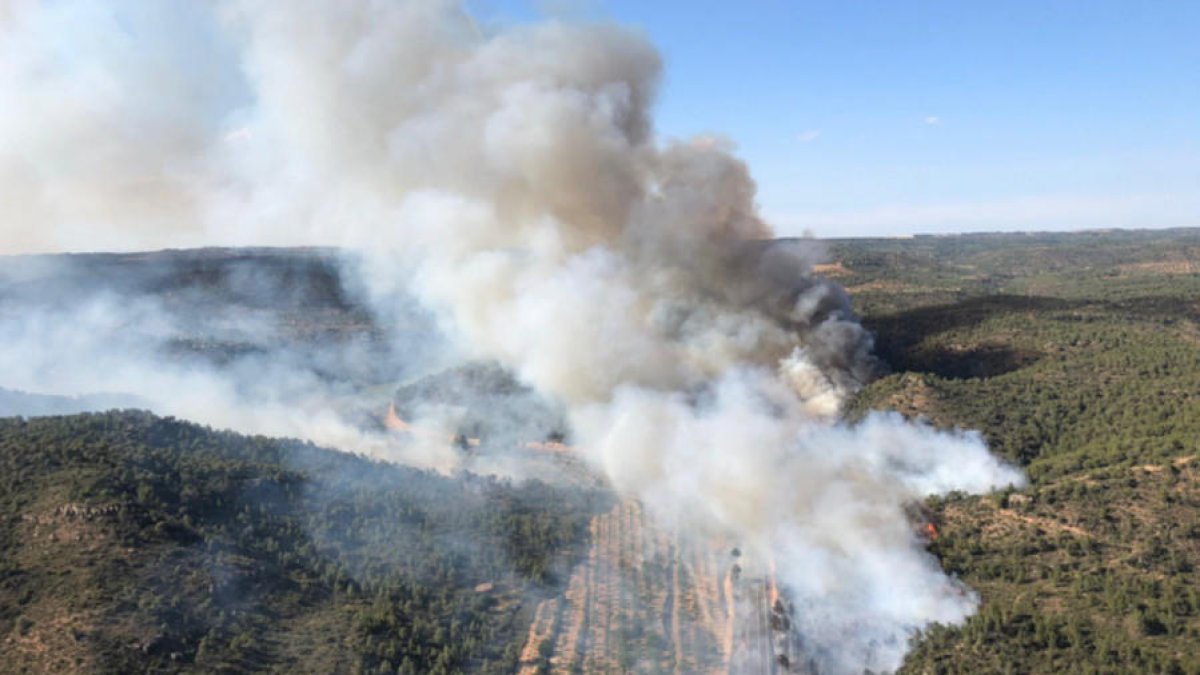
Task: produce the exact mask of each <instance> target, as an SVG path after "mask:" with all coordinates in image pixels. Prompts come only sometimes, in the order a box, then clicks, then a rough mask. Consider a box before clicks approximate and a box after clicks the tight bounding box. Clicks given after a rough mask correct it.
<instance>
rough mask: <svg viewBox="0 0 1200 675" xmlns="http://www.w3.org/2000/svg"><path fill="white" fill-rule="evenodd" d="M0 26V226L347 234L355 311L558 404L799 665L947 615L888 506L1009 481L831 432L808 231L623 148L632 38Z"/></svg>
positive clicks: (348, 15) (639, 67) (119, 7)
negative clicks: (749, 584)
mask: <svg viewBox="0 0 1200 675" xmlns="http://www.w3.org/2000/svg"><path fill="white" fill-rule="evenodd" d="M0 22H2V23H0V26H3V28H2V30H3V39H2V40H0V63H2V64H3V65H0V111H2V112H0V181H3V184H5V185H6V186H16V187H17V189H9V190H6V191H5V195H4V197H3V198H0V208H3V211H4V213H5V216H4V218H3V220H2V221H0V233H2V234H3V242H4V245H6V246H8V247H9V248H14V249H20V250H39V249H43V250H44V249H49V250H58V249H62V248H68V249H76V250H78V249H94V248H97V247H114V246H115V247H137V246H146V245H153V244H162V243H170V244H173V245H183V244H188V243H192V242H195V241H203V242H218V243H228V244H242V243H256V244H267V243H270V244H280V243H302V244H313V243H316V244H322V245H339V246H345V247H349V248H352V249H355V250H358V251H360V252H361V253H362V255H363V256H364V257H365V260H366V264H365V266H364V268H363V270H364V273H363V283H364V284H365V286H366V288H367V289H369V294H370V297H371V298H373V300H374V302H375V303H376V306H377V307H378V308H379V310H380V311H381V312H386V311H387V304H388V298H392V297H395V295H396V294H397V293H398V292H400V290H401V289H408V290H410V291H411V292H413V293H415V294H416V295H418V296H419V297H420V298H421V299H422V300H423V301H424V302H425V303H426V304H427V306H428V307H429V308H430V309H431V310H432V311H433V312H434V313H435V315H436V317H437V319H438V321H439V323H440V325H441V327H442V329H443V331H444V332H445V333H446V334H447V335H449V336H450V337H451V339H453V340H454V342H455V344H456V347H457V348H458V349H459V350H460V351H461V352H462V353H463V354H464V355H465V356H467V357H470V358H478V359H484V360H494V361H498V362H499V363H501V364H503V365H504V366H505V367H507V368H508V369H510V370H511V371H512V372H514V373H516V375H517V376H518V378H519V379H520V380H521V381H522V382H524V383H526V384H528V385H530V386H532V387H533V388H535V389H536V390H537V391H538V392H540V393H541V394H542V395H544V396H546V397H548V398H549V399H551V400H552V401H553V402H554V403H556V404H559V405H561V406H563V407H564V409H565V410H566V411H567V413H566V414H567V417H568V421H569V423H570V426H571V429H572V433H573V439H574V443H575V444H576V445H577V446H578V448H579V450H578V452H580V453H582V454H583V455H584V456H585V457H586V458H587V460H588V461H589V462H591V463H592V464H593V465H594V466H596V467H598V468H600V469H602V470H603V471H604V472H605V474H606V475H607V476H608V477H609V479H610V480H611V482H612V484H613V485H614V486H615V487H616V488H617V489H618V490H620V491H622V492H623V493H625V494H629V495H633V496H636V497H638V498H640V499H641V500H642V501H643V502H645V503H646V504H647V505H648V506H649V507H650V508H651V510H652V512H653V513H655V514H656V515H657V516H658V517H659V518H660V519H661V520H662V521H664V522H667V523H671V524H675V525H678V526H680V527H687V528H688V529H694V530H696V531H699V532H703V533H708V534H712V535H722V536H732V537H733V538H735V539H736V540H738V541H741V542H745V547H748V549H749V550H752V551H753V552H754V553H755V554H757V556H756V557H757V558H759V559H768V558H770V559H774V560H775V563H776V566H777V569H778V572H779V577H780V581H781V583H782V584H783V585H784V586H785V587H786V589H787V590H788V592H789V594H790V596H791V597H792V598H793V599H794V600H795V602H796V605H797V608H798V619H797V625H798V626H799V628H800V630H801V631H802V633H803V636H804V639H805V644H806V645H808V647H809V649H811V651H812V653H813V658H814V659H816V662H817V663H818V665H819V666H820V667H821V669H822V671H823V672H831V673H841V672H861V671H862V670H864V669H868V668H869V669H872V670H892V669H895V668H897V667H898V666H899V665H900V663H901V662H902V659H903V655H904V653H905V651H906V650H907V642H908V639H909V637H910V636H911V635H912V634H913V633H914V632H915V631H917V630H919V629H920V628H922V627H924V626H926V625H927V624H929V623H930V622H942V623H957V622H961V621H962V620H964V619H965V617H966V616H968V615H969V614H970V613H971V612H972V611H973V609H974V606H975V598H974V597H973V595H972V594H971V593H970V592H969V591H968V590H967V589H965V588H963V587H962V586H961V585H960V584H958V583H957V582H956V581H954V580H952V579H950V578H949V577H947V576H946V575H945V574H943V573H942V571H941V570H940V569H939V567H938V565H937V564H936V561H934V560H933V558H932V557H931V556H929V555H928V554H927V553H926V552H924V550H923V549H922V546H921V544H920V542H919V541H918V540H917V538H916V537H915V536H914V534H913V533H912V531H911V527H910V525H909V523H908V522H907V519H906V518H905V516H904V510H903V509H904V505H905V504H906V503H908V502H910V501H912V500H916V499H921V498H923V497H926V496H929V495H934V494H941V493H945V492H948V491H951V490H964V491H968V492H980V491H986V490H989V489H993V488H996V487H1000V486H1004V485H1007V484H1010V483H1019V482H1020V481H1021V477H1020V475H1019V474H1018V473H1017V472H1016V471H1015V470H1013V469H1011V468H1009V467H1006V466H1004V465H1003V464H1001V463H1000V462H998V461H997V460H996V459H995V458H993V457H992V456H991V455H989V454H988V453H987V450H986V448H985V446H984V444H983V442H982V441H981V439H980V438H979V436H978V435H977V434H972V433H945V432H939V431H935V430H933V429H930V428H928V427H926V426H923V425H918V424H913V423H909V422H906V421H904V420H903V419H901V418H900V417H898V416H892V415H875V416H872V417H869V418H868V419H867V420H866V421H865V422H864V423H862V424H860V425H858V426H854V427H849V426H845V425H842V424H839V423H838V421H837V416H838V413H839V411H840V408H841V406H842V404H843V402H844V401H845V400H846V399H847V397H848V396H850V395H851V394H853V392H855V391H856V390H857V389H858V388H859V387H861V386H862V385H863V384H864V383H865V381H866V380H867V379H869V378H870V377H871V375H872V374H873V371H874V369H875V367H876V364H875V363H874V361H873V359H872V358H871V356H870V346H871V341H870V336H869V335H868V334H867V333H866V332H865V331H864V330H863V329H862V327H861V326H860V325H859V324H858V322H857V320H856V319H855V317H854V315H853V313H852V312H851V311H850V307H849V301H848V298H847V296H846V294H845V292H844V291H843V290H841V289H840V288H838V287H837V286H836V285H834V284H832V283H830V282H828V281H825V280H823V279H820V278H819V277H816V276H814V275H813V273H812V265H813V264H814V262H816V261H817V260H818V259H819V258H820V257H821V255H822V252H821V250H820V247H819V246H818V245H817V244H816V243H814V242H810V241H802V240H796V241H789V242H783V243H775V244H771V243H769V241H768V240H769V239H770V237H771V236H772V232H771V229H770V227H769V226H768V225H767V224H766V223H764V222H763V221H762V220H761V218H760V217H759V216H758V213H757V209H756V206H755V202H754V195H755V186H754V183H753V181H752V180H751V178H750V174H749V171H748V170H747V167H746V166H745V165H744V164H743V163H742V162H741V161H740V160H738V159H737V158H735V157H734V156H733V155H732V154H731V147H730V145H729V144H728V143H727V142H725V141H723V140H721V139H716V138H697V139H693V140H689V141H682V142H668V143H663V142H660V141H659V140H658V139H657V138H656V137H655V135H654V130H653V124H652V114H651V113H652V103H653V99H654V94H655V90H656V88H657V83H658V80H659V76H660V59H659V56H658V54H657V53H656V51H655V50H654V48H653V47H652V46H651V45H650V44H649V43H648V42H647V41H646V39H645V38H644V36H642V35H640V34H639V33H637V32H635V31H630V30H626V29H623V28H620V27H617V26H612V25H607V24H587V25H578V24H571V23H563V22H558V21H546V22H542V23H537V24H533V25H524V26H516V27H509V28H506V29H494V28H492V27H489V26H481V25H479V24H477V23H476V22H475V21H474V20H472V18H471V17H470V16H468V15H467V14H466V12H465V11H464V10H463V9H462V8H461V7H460V6H459V5H458V3H456V2H450V1H448V0H420V1H416V0H414V1H397V2H383V1H382V0H339V1H336V2H335V1H333V0H299V1H297V2H290V3H277V2H266V1H255V0H230V1H218V2H212V3H207V4H198V3H193V4H188V5H186V6H185V5H178V4H171V5H160V4H153V5H152V4H150V3H115V4H103V5H100V4H95V3H88V2H72V1H66V2H57V3H46V4H40V3H27V2H17V3H9V4H8V5H6V6H5V9H4V11H3V12H0ZM716 95H723V94H721V93H719V92H714V96H716Z"/></svg>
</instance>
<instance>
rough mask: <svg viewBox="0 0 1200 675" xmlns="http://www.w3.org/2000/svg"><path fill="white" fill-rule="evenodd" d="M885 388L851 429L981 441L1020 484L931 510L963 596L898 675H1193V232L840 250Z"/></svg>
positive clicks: (1197, 250)
mask: <svg viewBox="0 0 1200 675" xmlns="http://www.w3.org/2000/svg"><path fill="white" fill-rule="evenodd" d="M832 257H833V258H834V259H835V260H837V261H838V263H839V264H838V265H837V266H836V267H833V269H832V270H831V273H832V274H834V275H836V277H837V278H838V280H839V281H840V282H841V283H843V284H845V285H846V286H847V288H848V289H849V290H850V292H851V293H852V294H853V296H854V299H855V303H856V306H857V307H859V308H860V310H861V311H862V313H863V317H864V321H865V323H866V324H867V325H868V326H869V327H870V328H871V329H872V330H873V332H874V334H875V336H876V351H877V353H878V354H879V355H880V356H881V357H882V358H883V359H884V360H885V361H887V362H888V364H889V365H890V366H891V369H892V373H891V374H889V375H887V376H886V377H883V378H881V379H879V380H877V381H875V382H874V383H872V384H871V385H870V386H868V387H867V388H866V389H864V390H863V391H862V392H861V393H860V394H859V396H858V397H857V399H856V400H855V401H854V404H853V406H852V410H851V415H852V416H854V415H861V414H863V413H864V412H865V411H867V410H870V409H892V410H899V411H901V412H903V413H905V414H907V415H910V416H914V417H921V418H925V419H928V420H930V421H932V422H933V423H935V424H937V425H940V426H944V427H964V428H973V429H979V430H981V431H982V432H983V433H984V435H985V437H986V438H987V440H988V443H989V445H990V446H991V447H992V449H993V450H994V451H995V452H997V453H999V454H1001V455H1003V456H1005V457H1006V458H1008V459H1010V460H1012V461H1014V462H1016V463H1018V464H1019V465H1021V466H1022V467H1023V468H1024V469H1025V471H1026V472H1027V474H1028V476H1029V478H1030V485H1029V487H1028V488H1026V489H1023V490H1020V491H1009V492H1006V493H1003V494H998V495H993V496H987V497H967V496H963V495H952V496H950V497H948V498H945V499H938V500H933V501H931V503H930V504H929V506H930V507H931V508H932V509H933V510H934V512H935V513H936V514H937V517H938V520H939V522H940V523H941V525H940V532H939V537H938V538H937V540H936V541H935V542H933V543H932V544H931V550H932V551H933V552H934V554H935V555H936V556H937V557H938V558H939V560H940V562H941V564H942V565H943V566H944V567H945V568H946V569H947V570H948V571H950V572H952V573H953V574H955V575H957V576H958V577H959V578H960V579H961V580H962V581H964V582H965V583H966V584H967V585H968V586H970V587H971V588H973V589H975V591H976V592H977V593H978V596H979V600H980V610H979V612H978V613H977V614H976V616H974V617H972V618H971V619H970V620H969V621H968V622H967V623H966V625H965V626H962V627H958V628H946V627H935V628H933V629H931V630H929V631H927V632H925V633H924V634H923V635H920V636H918V637H917V638H916V639H914V647H915V651H914V652H913V653H912V654H911V655H910V657H909V659H908V661H907V663H906V666H905V669H904V671H905V672H909V673H985V672H986V673H1032V672H1072V673H1118V672H1119V673H1133V672H1147V673H1200V590H1198V589H1200V573H1198V572H1197V565H1198V564H1200V487H1198V483H1197V478H1198V477H1200V476H1198V471H1197V467H1198V465H1197V455H1198V454H1200V232H1197V231H1195V230H1178V231H1165V232H1153V231H1147V232H1106V233H1105V232H1097V233H1080V234H1049V235H1025V234H1011V235H975V236H947V237H917V238H914V239H905V240H857V241H852V240H845V241H841V242H837V243H835V244H834V245H833V247H832Z"/></svg>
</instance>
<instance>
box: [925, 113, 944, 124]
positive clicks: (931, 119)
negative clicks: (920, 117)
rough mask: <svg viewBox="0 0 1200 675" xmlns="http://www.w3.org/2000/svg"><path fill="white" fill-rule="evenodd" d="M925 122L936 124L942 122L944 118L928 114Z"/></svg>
mask: <svg viewBox="0 0 1200 675" xmlns="http://www.w3.org/2000/svg"><path fill="white" fill-rule="evenodd" d="M924 122H925V124H929V125H934V126H936V125H938V124H941V123H942V118H940V117H938V116H937V115H926V116H925V119H924Z"/></svg>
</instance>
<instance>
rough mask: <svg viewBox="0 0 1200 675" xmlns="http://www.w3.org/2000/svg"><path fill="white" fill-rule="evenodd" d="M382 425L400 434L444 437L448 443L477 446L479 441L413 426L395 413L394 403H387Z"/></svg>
mask: <svg viewBox="0 0 1200 675" xmlns="http://www.w3.org/2000/svg"><path fill="white" fill-rule="evenodd" d="M383 426H385V427H387V428H388V429H391V430H392V431H395V432H398V433H402V434H409V435H410V436H424V437H426V438H430V437H444V438H445V439H446V440H447V441H448V442H450V443H465V444H466V445H468V446H470V447H472V448H474V447H477V446H478V445H479V444H480V443H481V441H480V440H479V439H478V438H463V437H462V436H460V435H458V434H450V435H449V436H443V435H442V434H440V433H438V432H436V431H429V430H427V429H418V428H417V427H414V426H413V425H411V424H409V423H408V422H405V421H404V420H403V419H401V418H400V416H399V415H397V414H396V404H395V403H390V404H388V411H387V415H384V417H383Z"/></svg>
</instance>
